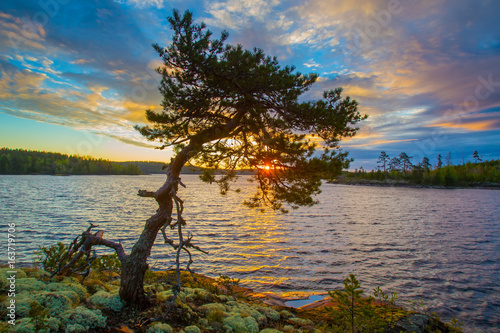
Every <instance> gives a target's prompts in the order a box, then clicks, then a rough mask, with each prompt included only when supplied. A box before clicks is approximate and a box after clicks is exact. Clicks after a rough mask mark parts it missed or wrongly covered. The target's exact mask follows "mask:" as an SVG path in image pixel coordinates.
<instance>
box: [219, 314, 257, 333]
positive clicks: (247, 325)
mask: <svg viewBox="0 0 500 333" xmlns="http://www.w3.org/2000/svg"><path fill="white" fill-rule="evenodd" d="M222 323H223V325H224V328H225V329H226V332H227V333H258V332H259V324H258V323H257V321H256V320H255V318H254V317H251V316H248V317H245V318H243V317H241V316H239V315H236V314H234V313H233V314H230V315H229V316H228V317H226V318H224V320H223V321H222Z"/></svg>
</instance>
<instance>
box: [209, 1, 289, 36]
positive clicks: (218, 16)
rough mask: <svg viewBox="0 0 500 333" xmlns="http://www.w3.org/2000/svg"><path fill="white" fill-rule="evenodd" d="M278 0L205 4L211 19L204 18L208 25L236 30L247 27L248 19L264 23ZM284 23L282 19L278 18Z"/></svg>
mask: <svg viewBox="0 0 500 333" xmlns="http://www.w3.org/2000/svg"><path fill="white" fill-rule="evenodd" d="M279 3H280V2H279V1H278V0H270V1H265V0H230V1H220V2H208V1H207V2H205V8H206V11H207V12H208V13H209V14H210V15H212V17H209V18H205V19H204V21H205V23H207V24H208V25H213V26H217V27H221V28H229V29H238V28H241V27H244V26H245V25H248V23H249V21H250V19H256V20H258V21H260V22H264V21H265V19H266V18H267V15H268V14H269V13H270V12H271V11H272V9H273V7H275V6H277V5H278V4H279ZM280 19H281V20H282V21H284V17H281V18H280Z"/></svg>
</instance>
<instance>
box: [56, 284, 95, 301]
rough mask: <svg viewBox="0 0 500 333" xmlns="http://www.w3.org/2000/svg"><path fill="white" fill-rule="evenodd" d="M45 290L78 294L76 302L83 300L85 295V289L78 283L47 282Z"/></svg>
mask: <svg viewBox="0 0 500 333" xmlns="http://www.w3.org/2000/svg"><path fill="white" fill-rule="evenodd" d="M46 289H47V290H49V291H70V292H73V293H75V294H76V295H78V300H76V301H77V303H78V302H81V301H82V300H84V299H85V298H86V297H87V296H88V293H87V289H85V287H83V286H82V285H81V284H80V283H74V282H71V283H54V282H52V283H49V284H48V285H47V287H46Z"/></svg>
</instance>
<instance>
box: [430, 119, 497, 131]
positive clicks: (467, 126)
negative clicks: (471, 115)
mask: <svg viewBox="0 0 500 333" xmlns="http://www.w3.org/2000/svg"><path fill="white" fill-rule="evenodd" d="M497 123H498V121H496V120H481V121H472V122H468V123H464V124H460V123H440V124H433V125H427V126H425V127H443V128H458V129H464V130H467V131H471V132H479V131H489V130H493V129H496V128H497Z"/></svg>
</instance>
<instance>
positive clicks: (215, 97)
mask: <svg viewBox="0 0 500 333" xmlns="http://www.w3.org/2000/svg"><path fill="white" fill-rule="evenodd" d="M168 21H169V23H170V27H171V29H172V31H173V37H172V43H171V44H170V45H169V46H168V47H165V48H164V47H161V46H159V45H158V44H155V45H153V46H154V48H155V50H156V51H157V52H158V54H159V56H160V57H161V59H162V61H163V65H162V66H161V67H160V68H158V69H157V71H158V73H160V74H161V75H162V81H161V85H160V92H161V93H162V95H163V102H162V109H161V110H160V111H153V110H147V111H146V117H147V120H148V121H149V122H150V125H148V126H136V128H137V129H138V130H139V131H140V132H141V134H143V135H144V136H145V137H147V138H148V139H149V140H153V141H158V142H160V143H161V149H163V148H166V147H173V148H174V151H175V152H177V153H179V152H181V151H182V150H183V149H186V147H191V148H192V149H189V152H190V154H189V162H190V163H192V164H194V165H198V166H203V167H208V168H212V169H216V170H217V169H219V170H223V173H225V172H226V171H227V173H226V174H225V175H223V176H222V177H221V178H220V179H218V184H219V185H220V188H221V192H222V193H227V191H228V184H229V183H230V180H231V179H232V178H234V177H235V174H234V170H238V169H253V170H255V171H256V175H255V181H256V182H257V184H258V186H257V187H258V192H257V193H256V195H255V196H254V197H252V198H251V199H250V200H248V201H246V204H247V205H248V206H250V207H257V208H262V207H263V204H267V205H269V206H271V207H272V208H273V209H276V210H281V211H284V212H285V211H286V209H284V207H283V203H288V204H289V205H290V206H291V207H292V208H297V207H299V206H310V205H313V204H314V203H315V201H314V200H313V199H312V197H311V196H312V195H314V194H317V193H319V192H320V190H319V187H320V184H321V179H322V178H331V176H333V175H337V174H339V173H340V172H341V170H342V168H344V167H347V166H348V163H349V159H347V153H345V152H343V151H341V150H339V149H338V148H339V147H338V143H339V141H340V139H341V138H345V137H352V136H354V135H355V133H356V131H357V130H358V128H357V127H355V125H356V124H357V123H358V122H359V121H361V120H362V119H365V118H366V116H363V115H361V114H360V113H359V112H358V111H357V106H358V103H357V102H356V101H355V100H351V99H350V98H349V97H346V98H342V97H341V93H342V89H341V88H337V89H335V90H331V91H326V92H324V94H323V99H321V100H318V101H309V102H299V97H300V96H301V95H302V94H303V93H304V92H306V91H308V90H309V89H310V87H311V85H312V84H313V83H314V82H315V81H316V80H317V79H318V75H317V74H301V73H299V72H296V71H295V68H294V67H293V66H284V67H282V66H280V65H279V63H278V60H277V58H276V57H270V56H267V55H265V54H264V52H263V51H262V50H260V49H257V48H254V49H253V50H245V49H243V47H242V46H241V45H235V46H234V45H228V44H226V41H227V38H228V36H229V34H228V32H226V31H223V32H222V33H221V35H220V38H218V39H214V38H212V32H211V31H210V30H207V29H206V26H205V24H204V23H200V24H196V23H194V21H193V15H192V13H191V12H189V11H186V12H185V13H184V14H183V15H181V14H180V13H179V11H177V10H174V12H173V16H172V17H170V18H168ZM318 141H321V142H322V144H323V148H325V149H324V152H323V154H319V153H317V148H318ZM214 177H215V175H209V174H205V175H204V176H203V179H204V180H205V181H209V182H214V181H215V178H214Z"/></svg>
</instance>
